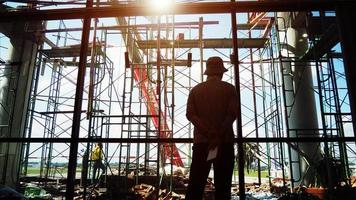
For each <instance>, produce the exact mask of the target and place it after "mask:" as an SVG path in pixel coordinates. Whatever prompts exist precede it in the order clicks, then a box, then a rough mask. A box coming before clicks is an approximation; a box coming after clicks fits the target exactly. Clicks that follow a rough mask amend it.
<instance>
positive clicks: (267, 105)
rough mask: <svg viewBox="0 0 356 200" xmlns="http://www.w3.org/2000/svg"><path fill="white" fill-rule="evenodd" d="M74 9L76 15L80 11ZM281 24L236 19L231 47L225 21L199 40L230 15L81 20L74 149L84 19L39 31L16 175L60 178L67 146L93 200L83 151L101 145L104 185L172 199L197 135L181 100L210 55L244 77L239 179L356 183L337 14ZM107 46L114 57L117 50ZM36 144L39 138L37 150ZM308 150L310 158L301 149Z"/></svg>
mask: <svg viewBox="0 0 356 200" xmlns="http://www.w3.org/2000/svg"><path fill="white" fill-rule="evenodd" d="M135 3H137V2H136V1H118V2H114V1H108V2H96V4H95V3H94V4H95V5H94V7H97V8H105V7H106V6H115V5H116V4H124V5H126V6H128V8H129V6H130V5H136V4H135ZM57 4H58V2H57V3H52V4H48V5H52V6H53V5H57ZM192 4H195V3H192ZM197 4H198V3H197ZM70 5H72V4H70ZM74 5H75V6H78V7H81V6H83V5H81V4H80V2H78V3H76V4H74ZM92 6H93V5H92ZM282 15H283V17H281V12H278V13H276V12H267V11H266V12H263V11H261V12H257V11H254V12H241V13H238V16H237V19H238V22H237V23H235V25H236V27H235V28H236V31H235V32H236V34H237V36H238V37H237V38H236V37H235V36H234V35H233V34H232V32H233V31H234V28H233V26H234V25H232V24H228V26H229V29H230V27H231V28H232V30H231V31H230V32H229V33H227V34H226V33H224V34H226V35H224V36H223V37H213V36H211V34H207V31H206V30H208V29H209V26H211V27H213V26H214V25H219V23H222V20H221V19H224V20H226V19H228V18H229V17H230V13H229V12H226V13H224V14H222V16H217V18H218V19H220V21H219V20H217V21H215V20H214V21H212V20H206V18H208V19H211V18H209V17H205V16H204V17H202V16H193V17H191V18H192V19H193V20H192V21H177V18H179V17H181V16H180V15H162V16H161V15H159V16H145V17H140V16H134V14H132V16H131V15H130V16H129V15H127V16H116V17H115V18H110V19H108V20H107V21H106V19H104V18H100V16H98V17H97V18H95V17H94V18H93V19H90V18H89V17H86V18H89V21H90V22H89V23H92V24H93V25H92V26H91V27H90V30H87V31H88V34H89V36H91V37H89V36H88V37H89V38H90V39H89V41H90V42H89V43H88V48H87V49H85V51H86V55H87V56H86V58H85V60H86V62H84V63H88V64H87V65H86V66H84V67H85V69H84V70H85V73H86V74H87V77H88V78H86V80H87V81H85V82H84V90H83V92H84V98H83V99H82V101H83V103H82V104H83V106H84V107H86V110H81V111H80V113H82V115H80V116H81V121H80V122H78V123H79V129H80V135H79V139H78V138H76V139H73V140H69V139H68V140H66V139H67V138H69V137H71V132H70V131H71V130H72V124H71V122H72V121H73V114H74V112H75V111H74V105H75V101H76V97H75V95H76V93H75V87H77V84H78V83H77V81H78V80H79V79H77V78H75V75H76V74H77V73H79V70H78V69H79V68H80V67H81V66H80V64H79V61H78V59H79V58H80V56H81V55H82V54H81V53H82V51H81V47H82V46H81V45H80V43H79V42H80V41H81V40H80V39H83V38H81V37H80V35H79V34H80V32H81V31H82V28H80V27H78V26H75V27H74V26H73V24H78V23H81V22H80V21H79V20H58V21H54V22H52V21H48V22H46V23H45V26H44V27H45V28H44V29H43V30H40V32H41V34H42V38H43V41H44V43H43V44H42V45H41V46H40V47H39V50H38V54H37V57H36V65H35V71H34V73H33V74H34V75H33V78H32V87H31V91H30V93H31V98H30V101H29V107H28V110H27V117H26V127H25V133H24V134H25V139H29V141H26V140H24V141H25V142H24V143H23V147H22V148H23V159H22V161H21V163H22V168H21V176H23V177H27V176H31V175H32V176H33V175H36V176H38V177H40V178H44V179H41V180H42V181H43V182H44V184H46V182H47V181H48V180H49V178H54V179H61V178H66V173H67V171H66V166H63V165H61V164H60V163H59V161H58V160H59V159H61V162H62V163H63V162H64V163H66V162H68V161H69V158H70V157H71V156H72V155H70V151H69V147H70V145H71V143H73V142H74V143H77V144H78V145H79V148H81V151H78V152H76V153H78V155H76V156H75V157H76V159H75V160H77V159H78V160H79V161H81V162H78V163H82V165H78V166H84V165H85V163H88V162H89V165H87V166H88V170H86V171H85V172H83V171H82V169H81V170H79V169H76V170H75V172H74V173H76V172H82V174H81V179H82V184H81V185H82V186H83V187H84V191H85V192H84V196H86V192H88V193H89V194H90V191H87V187H88V184H90V181H89V180H87V179H88V178H89V179H90V178H93V177H91V174H90V172H91V162H90V161H87V160H85V155H86V156H88V155H89V154H90V152H91V150H92V148H93V144H94V143H95V142H103V143H104V155H105V158H104V163H105V165H106V168H107V170H106V172H105V174H104V175H103V176H101V177H100V178H101V179H103V182H104V183H105V184H106V186H107V187H109V188H110V187H111V186H109V185H110V184H112V183H113V182H115V184H116V185H115V186H116V187H117V188H120V189H118V190H117V191H116V192H118V193H127V192H128V191H129V189H130V188H131V187H132V186H133V185H135V184H140V183H145V182H150V183H152V184H153V185H154V186H155V187H157V188H158V189H160V188H165V189H166V188H167V189H168V190H169V191H171V192H172V191H175V190H176V189H177V188H174V183H173V176H174V171H175V170H176V169H177V168H187V167H189V165H190V159H191V149H192V146H191V144H192V135H193V134H192V133H193V127H192V125H191V124H190V123H188V121H187V120H186V119H185V107H186V102H185V101H186V98H187V96H188V94H189V91H190V89H191V88H192V87H193V86H194V85H196V84H198V83H200V82H202V81H203V77H202V74H203V68H204V63H205V61H206V59H207V57H209V56H211V55H220V56H221V57H223V59H224V62H225V65H226V66H227V68H228V70H229V71H228V72H227V73H226V75H225V77H224V80H225V81H227V82H229V83H232V84H235V83H236V82H235V81H236V74H234V72H235V71H234V70H236V69H238V72H236V73H237V74H239V75H238V76H239V82H238V83H239V88H240V90H239V93H240V96H241V102H240V103H241V104H240V106H241V109H240V114H241V119H240V120H241V124H237V125H236V128H235V132H238V131H241V132H242V138H239V137H237V139H236V143H237V146H238V148H236V149H239V150H241V148H243V154H244V156H245V162H244V163H243V164H242V169H241V165H239V167H238V166H236V169H235V170H236V171H239V175H241V173H242V174H243V173H244V170H243V167H244V168H247V169H248V170H249V169H254V170H257V182H258V183H259V184H261V183H262V182H263V181H264V180H265V179H267V181H268V183H269V184H270V185H271V184H272V179H273V178H277V177H278V178H282V179H283V182H282V183H283V186H285V187H288V188H289V189H293V188H295V187H296V186H299V185H303V184H305V183H306V182H308V183H309V184H311V185H315V186H317V185H318V183H317V182H318V181H319V182H322V185H323V186H325V187H334V186H335V184H337V183H338V182H340V181H344V182H347V183H348V184H351V182H350V177H351V176H352V173H353V172H352V170H354V169H352V166H351V165H352V164H353V163H354V162H355V159H356V152H355V151H354V149H355V148H356V147H355V143H354V142H352V139H350V137H354V136H355V133H354V130H353V129H352V123H354V122H353V121H352V116H351V108H350V104H351V102H350V101H349V95H348V88H347V86H346V85H347V83H346V75H345V70H344V64H343V58H342V52H341V50H340V47H339V44H340V39H339V38H338V37H337V36H338V33H337V29H336V26H337V24H336V20H335V12H324V11H320V12H289V13H282ZM180 20H181V19H180ZM231 21H232V22H234V20H231ZM232 22H231V23H232ZM100 23H101V24H100ZM105 23H106V24H105ZM83 24H84V22H83ZM55 26H57V27H55ZM225 26H226V24H225ZM49 27H51V28H49ZM54 27H55V28H54ZM219 27H221V26H219ZM290 29H298V30H303V31H305V34H306V35H303V36H302V37H300V38H297V40H301V41H297V42H300V43H303V44H306V45H307V46H306V48H305V49H306V50H305V51H304V52H302V53H301V55H297V54H294V53H291V52H292V51H293V47H292V46H289V42H290V40H291V39H290V38H289V37H291V35H290V33H289V31H290ZM210 30H211V29H210ZM212 30H214V28H212ZM28 31H29V32H30V31H34V30H28ZM36 31H38V30H36ZM83 31H84V30H83ZM301 32H302V31H301ZM206 35H209V36H206ZM212 35H214V34H212ZM216 35H218V36H220V35H219V34H216ZM235 39H237V40H236V43H234V42H235V41H234V40H235ZM236 45H237V46H236ZM110 48H113V49H115V50H114V51H118V52H115V53H112V52H113V51H112V50H110ZM234 48H236V49H237V48H238V49H237V51H236V50H235V51H234ZM234 53H236V54H237V55H234ZM115 57H116V58H115ZM235 59H236V61H237V62H234V61H235ZM237 59H238V60H237ZM236 65H238V68H237V67H235V66H236ZM1 69H3V68H1ZM4 69H5V68H4ZM2 74H5V72H3V73H2ZM309 76H310V77H312V79H308V78H309ZM308 81H311V84H310V85H307V86H305V85H304V84H305V82H308ZM73 88H74V90H73ZM301 88H302V89H301ZM303 89H308V90H310V91H311V93H310V97H311V98H314V99H313V101H315V109H316V111H315V116H313V114H311V118H312V120H315V121H314V122H315V124H316V126H299V127H298V126H296V125H295V124H294V123H296V122H295V121H296V120H295V114H294V112H296V111H295V110H296V109H297V108H296V107H297V106H298V105H297V106H296V104H297V103H299V102H297V101H299V100H298V98H299V97H298V95H299V94H300V93H302V92H303V91H302V90H303ZM296 102H297V103H296ZM298 109H299V107H298ZM80 113H79V114H80ZM10 122H11V120H10ZM239 127H241V128H240V129H239ZM78 134H79V133H78ZM31 138H44V140H43V142H42V141H41V142H39V143H38V142H37V143H33V142H31V140H30V139H31ZM310 138H311V139H310ZM56 139H58V141H60V142H55V141H56ZM59 139H64V140H59ZM63 141H65V142H63ZM310 142H312V143H310ZM310 144H312V145H313V146H314V147H313V148H314V149H312V150H308V149H306V147H305V146H307V145H310ZM308 151H314V152H313V153H310V152H308ZM238 153H240V154H242V152H240V151H238V152H236V154H238ZM316 158H318V159H316ZM33 160H39V161H40V162H39V166H38V168H39V172H38V174H37V172H36V173H35V174H31V173H30V169H32V170H33V167H30V166H31V165H32V164H31V163H33ZM63 160H64V161H63ZM88 160H90V159H88ZM69 163H70V162H69ZM305 163H306V164H305ZM321 164H324V165H325V166H326V170H327V171H328V175H329V176H330V177H328V178H327V180H320V179H321V178H320V177H319V179H318V178H315V180H309V178H308V175H310V174H313V173H314V177H317V175H316V174H317V173H320V168H319V167H320V165H321ZM5 165H6V164H5ZM333 167H337V169H340V174H334V173H335V171H334V170H333ZM318 170H319V171H318ZM263 171H267V174H268V176H267V177H262V172H263ZM68 174H69V173H68ZM88 174H89V175H88ZM236 178H237V176H236V174H235V175H234V179H233V180H234V185H239V186H240V191H241V190H242V188H241V187H244V185H245V184H244V183H245V181H246V180H244V178H245V175H243V176H242V180H241V176H239V178H240V179H239V180H236ZM316 179H318V180H316ZM117 184H118V185H117ZM241 185H242V186H241ZM241 195H242V196H243V195H244V192H242V193H241Z"/></svg>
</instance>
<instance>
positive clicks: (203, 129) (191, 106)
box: [186, 92, 209, 137]
mask: <svg viewBox="0 0 356 200" xmlns="http://www.w3.org/2000/svg"><path fill="white" fill-rule="evenodd" d="M193 95H194V94H193V93H192V92H191V93H189V96H188V102H187V113H186V117H187V119H188V120H189V121H190V122H192V124H193V125H194V126H195V128H197V129H198V130H199V132H200V133H202V134H204V135H205V136H206V137H209V134H208V132H209V126H207V125H206V123H204V121H202V120H201V119H200V118H199V117H198V115H197V112H196V108H195V102H194V97H193Z"/></svg>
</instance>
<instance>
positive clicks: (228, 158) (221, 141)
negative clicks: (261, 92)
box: [186, 57, 237, 200]
mask: <svg viewBox="0 0 356 200" xmlns="http://www.w3.org/2000/svg"><path fill="white" fill-rule="evenodd" d="M226 71H227V69H226V68H225V67H224V64H223V60H222V59H221V58H220V57H210V58H209V59H208V60H207V62H206V71H205V72H204V74H205V75H207V76H208V77H207V80H206V81H205V82H203V83H200V84H198V85H197V86H195V87H194V88H193V89H192V90H191V92H190V94H189V97H188V102H187V113H186V115H187V118H188V120H189V121H190V122H192V123H193V125H194V144H193V159H192V164H191V167H190V177H189V184H188V189H187V193H186V200H201V199H202V196H203V193H204V188H205V184H206V182H207V178H208V175H209V171H210V168H211V164H213V166H214V185H215V199H217V200H225V199H230V198H231V181H232V173H233V168H234V132H233V127H232V124H233V123H234V121H235V119H236V109H237V107H236V106H237V93H236V90H235V87H234V86H233V85H231V84H229V83H227V82H224V81H222V80H221V79H222V76H223V73H224V72H226ZM215 147H217V155H216V157H215V158H214V159H212V160H209V161H208V160H207V158H208V154H209V151H211V150H214V149H215Z"/></svg>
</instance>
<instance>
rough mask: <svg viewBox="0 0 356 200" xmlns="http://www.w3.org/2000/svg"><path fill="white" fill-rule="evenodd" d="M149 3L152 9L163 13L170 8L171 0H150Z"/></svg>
mask: <svg viewBox="0 0 356 200" xmlns="http://www.w3.org/2000/svg"><path fill="white" fill-rule="evenodd" d="M150 2H151V5H152V7H153V8H154V9H156V10H159V11H165V10H167V9H169V8H170V7H171V5H172V3H173V0H150Z"/></svg>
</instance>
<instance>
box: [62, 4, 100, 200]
mask: <svg viewBox="0 0 356 200" xmlns="http://www.w3.org/2000/svg"><path fill="white" fill-rule="evenodd" d="M86 7H87V8H89V7H93V0H87V3H86ZM90 22H91V18H90V17H85V18H84V21H83V32H82V41H81V45H80V58H79V66H78V75H77V88H76V91H75V101H74V113H73V125H72V135H71V136H72V137H71V143H70V150H69V163H68V173H67V186H66V187H67V188H66V199H67V200H70V199H73V193H74V185H75V173H76V167H77V153H78V138H79V131H80V121H81V120H80V118H81V110H82V102H83V89H84V81H85V70H86V62H87V49H88V42H89V35H90Z"/></svg>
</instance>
